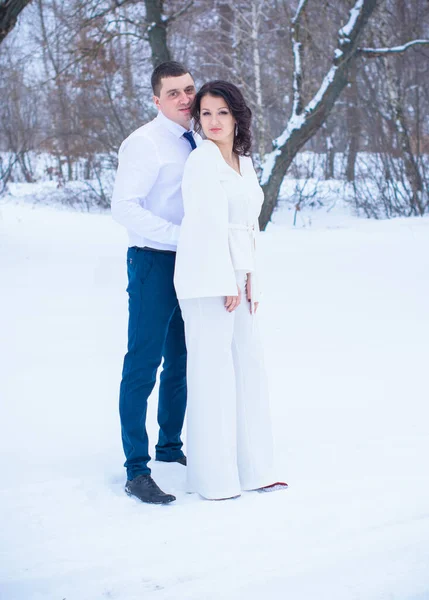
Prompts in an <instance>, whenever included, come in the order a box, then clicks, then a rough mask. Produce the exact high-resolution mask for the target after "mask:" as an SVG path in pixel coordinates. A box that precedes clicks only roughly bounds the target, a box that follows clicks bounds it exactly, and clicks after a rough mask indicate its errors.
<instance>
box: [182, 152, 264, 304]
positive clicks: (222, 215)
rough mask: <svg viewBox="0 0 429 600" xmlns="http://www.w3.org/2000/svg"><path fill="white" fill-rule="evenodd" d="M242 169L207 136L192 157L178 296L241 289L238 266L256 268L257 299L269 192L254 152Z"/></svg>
mask: <svg viewBox="0 0 429 600" xmlns="http://www.w3.org/2000/svg"><path fill="white" fill-rule="evenodd" d="M240 171H241V175H239V174H238V173H237V172H236V171H234V169H233V168H232V167H230V166H229V165H228V164H227V163H226V162H225V160H224V158H223V156H222V154H221V152H220V150H219V148H218V147H217V146H216V144H215V143H213V142H211V141H210V140H205V141H203V142H202V143H201V144H200V145H199V146H198V148H197V149H196V150H194V152H192V154H191V156H190V157H189V159H188V161H187V163H186V166H185V172H184V175H183V182H182V193H183V202H184V209H185V216H184V218H183V221H182V227H181V231H180V237H179V243H178V247H177V256H176V269H175V276H174V282H175V286H176V292H177V297H178V298H179V299H186V298H203V297H210V296H235V295H237V283H236V272H243V271H245V272H247V273H250V272H252V290H253V293H252V296H253V301H256V300H257V299H258V292H257V290H256V282H255V281H254V280H255V277H254V276H253V273H255V271H256V253H255V246H256V237H257V235H258V232H259V226H258V217H259V213H260V211H261V206H262V202H263V199H264V195H263V192H262V189H261V187H260V185H259V182H258V178H257V175H256V173H255V170H254V168H253V164H252V159H251V158H250V157H246V156H241V157H240Z"/></svg>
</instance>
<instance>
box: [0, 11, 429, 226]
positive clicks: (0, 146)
mask: <svg viewBox="0 0 429 600" xmlns="http://www.w3.org/2000/svg"><path fill="white" fill-rule="evenodd" d="M25 5H28V6H25ZM14 6H15V12H16V14H15V13H13V14H11V13H12V12H13V11H12V9H13V8H14ZM24 6H25V8H24ZM22 9H23V10H22ZM21 10H22V12H21V13H20V15H19V20H18V23H17V24H16V25H15V27H14V28H13V30H11V31H10V32H9V33H8V35H7V37H6V36H5V34H4V33H3V34H2V37H3V38H4V39H3V41H2V43H1V52H0V61H1V73H2V77H1V83H0V85H1V88H0V98H1V109H0V111H1V112H0V150H1V163H0V185H1V188H0V191H2V192H3V193H4V192H5V191H6V190H7V186H8V184H9V183H10V182H21V181H22V182H27V183H31V182H40V181H52V182H55V184H56V189H55V188H54V187H52V188H51V194H52V201H61V202H64V203H69V204H72V205H79V204H81V205H83V206H85V207H89V206H93V205H98V206H100V207H108V206H109V202H110V194H111V188H112V179H113V176H114V172H115V168H116V165H117V150H118V148H119V145H120V144H121V142H122V140H123V139H124V138H125V137H127V135H129V134H130V133H131V132H132V131H133V130H134V129H136V128H137V127H139V126H140V125H141V124H143V123H145V122H147V121H148V120H150V119H151V118H153V116H154V114H155V111H154V107H153V103H152V101H151V96H152V92H151V90H150V85H149V77H150V72H151V70H152V68H153V66H154V65H156V64H158V63H159V62H162V61H163V60H167V59H169V58H173V59H174V60H178V61H180V62H183V63H185V64H186V65H187V66H189V68H190V70H191V72H192V73H193V75H194V77H195V79H196V82H197V84H202V83H203V82H204V81H207V80H210V79H217V78H223V79H227V80H231V81H233V82H235V83H236V84H238V85H239V86H241V88H242V90H243V92H244V94H245V96H246V99H247V100H248V102H249V104H250V106H251V108H252V110H253V115H254V119H253V138H254V146H253V152H254V160H255V161H256V164H257V165H258V167H259V171H260V176H261V181H262V184H263V186H264V192H265V203H264V209H263V212H262V214H261V226H262V227H263V228H265V226H266V224H267V222H268V221H269V220H270V218H271V215H272V212H273V210H275V208H276V205H277V202H278V197H279V193H280V191H281V186H282V182H283V181H284V178H285V177H287V178H293V180H294V185H293V187H292V189H291V188H290V186H289V188H288V194H283V196H285V197H286V196H287V197H286V198H285V199H286V201H288V202H291V203H292V205H293V206H295V207H297V208H298V209H300V208H303V207H304V206H305V205H310V206H316V207H317V206H318V205H323V203H324V201H325V199H326V198H328V197H329V201H330V202H332V201H333V199H334V200H335V197H338V198H341V199H342V200H345V201H347V202H348V203H350V205H351V206H352V207H353V208H354V209H355V211H356V212H357V213H358V214H360V215H364V216H367V217H374V218H386V217H394V216H398V215H404V216H406V215H423V214H424V213H425V212H427V210H428V207H429V198H428V185H429V184H428V174H427V173H428V170H427V160H428V153H429V119H428V114H429V72H428V71H429V60H428V58H429V42H428V39H429V5H428V3H427V1H426V0H379V1H376V0H364V1H360V0H359V1H352V0H335V1H325V0H323V1H322V0H320V1H319V0H318V1H317V2H315V1H311V0H308V1H307V0H301V1H300V2H299V3H298V2H292V1H290V0H283V1H278V0H275V1H267V0H264V1H263V0H248V1H245V2H238V1H237V2H223V1H221V0H192V1H189V2H186V1H183V2H182V1H181V2H177V1H175V0H172V1H165V2H163V1H161V0H145V1H139V0H115V1H110V0H102V1H100V0H90V1H89V2H81V1H80V0H67V2H57V1H56V0H34V1H33V2H30V3H28V2H25V1H15V2H13V1H9V2H8V1H6V2H2V3H1V5H0V24H1V29H2V32H6V30H7V23H6V21H7V18H8V17H9V18H10V19H11V21H13V22H14V23H15V20H16V15H17V14H18V13H19V12H20V11H21ZM9 28H10V29H12V27H11V25H9ZM329 181H336V186H334V189H333V187H332V185H329ZM327 182H328V183H327ZM333 192H334V193H333ZM280 195H282V194H281V193H280Z"/></svg>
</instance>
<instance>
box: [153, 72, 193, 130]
mask: <svg viewBox="0 0 429 600" xmlns="http://www.w3.org/2000/svg"><path fill="white" fill-rule="evenodd" d="M194 97H195V83H194V80H193V79H192V77H191V76H190V74H189V73H186V74H185V75H180V77H163V78H162V79H161V90H160V92H159V96H154V97H153V101H154V103H155V106H156V107H157V108H158V109H159V110H161V112H162V114H163V115H164V116H166V117H167V119H170V120H171V121H174V122H175V123H178V124H179V125H181V126H182V127H184V128H185V129H189V125H190V121H191V113H190V107H191V104H192V101H193V99H194Z"/></svg>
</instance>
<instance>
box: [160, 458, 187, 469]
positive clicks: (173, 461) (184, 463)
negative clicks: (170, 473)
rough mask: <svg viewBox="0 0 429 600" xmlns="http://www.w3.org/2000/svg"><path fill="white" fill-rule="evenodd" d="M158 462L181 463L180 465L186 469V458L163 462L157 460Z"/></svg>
mask: <svg viewBox="0 0 429 600" xmlns="http://www.w3.org/2000/svg"><path fill="white" fill-rule="evenodd" d="M156 462H169V463H179V465H183V466H184V467H186V456H181V457H180V458H176V460H161V459H159V458H157V459H156Z"/></svg>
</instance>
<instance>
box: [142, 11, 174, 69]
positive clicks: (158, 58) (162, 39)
mask: <svg viewBox="0 0 429 600" xmlns="http://www.w3.org/2000/svg"><path fill="white" fill-rule="evenodd" d="M145 6H146V23H147V25H148V38H149V44H150V48H151V50H152V64H153V67H154V68H155V67H157V66H158V65H159V64H161V63H163V62H166V61H168V60H171V54H170V50H169V49H168V45H167V24H168V21H166V20H165V17H164V14H163V0H145Z"/></svg>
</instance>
